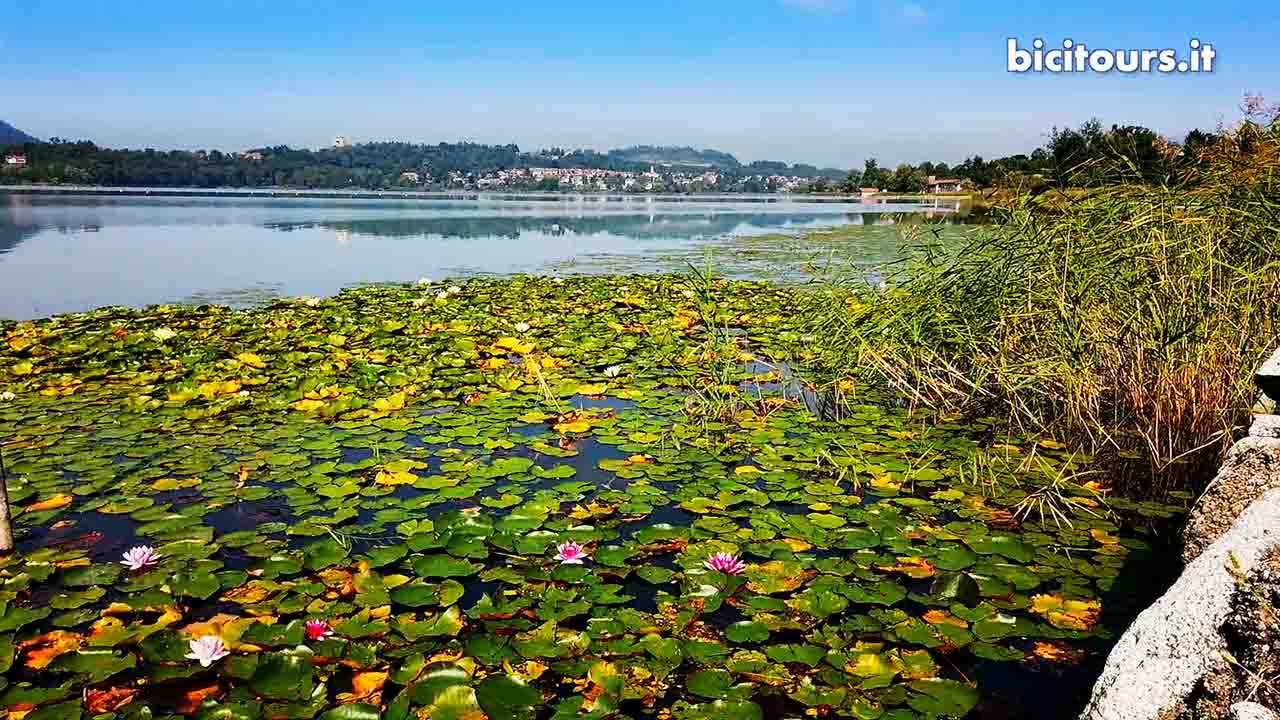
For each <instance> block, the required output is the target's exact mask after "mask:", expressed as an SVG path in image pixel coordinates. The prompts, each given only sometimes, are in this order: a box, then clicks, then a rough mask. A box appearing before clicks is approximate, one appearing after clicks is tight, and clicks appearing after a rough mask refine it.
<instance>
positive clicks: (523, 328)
mask: <svg viewBox="0 0 1280 720" xmlns="http://www.w3.org/2000/svg"><path fill="white" fill-rule="evenodd" d="M531 327H533V326H532V325H530V324H529V323H527V322H519V323H516V332H529V328H531Z"/></svg>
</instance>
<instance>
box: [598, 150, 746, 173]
mask: <svg viewBox="0 0 1280 720" xmlns="http://www.w3.org/2000/svg"><path fill="white" fill-rule="evenodd" d="M609 158H610V159H612V160H615V161H620V162H633V163H652V164H655V165H689V166H699V167H718V168H722V169H727V168H738V167H741V166H742V163H740V162H738V158H736V157H734V156H732V155H730V154H729V153H727V152H720V151H719V150H696V149H694V148H691V147H660V146H654V145H636V146H634V147H629V148H621V149H618V150H610V151H609Z"/></svg>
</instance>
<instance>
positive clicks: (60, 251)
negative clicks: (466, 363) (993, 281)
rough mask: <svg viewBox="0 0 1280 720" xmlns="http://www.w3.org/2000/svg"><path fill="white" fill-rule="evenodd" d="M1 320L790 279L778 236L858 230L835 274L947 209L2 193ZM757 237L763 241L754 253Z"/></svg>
mask: <svg viewBox="0 0 1280 720" xmlns="http://www.w3.org/2000/svg"><path fill="white" fill-rule="evenodd" d="M0 207H2V208H3V212H0V317H7V318H14V319H26V318H32V317H42V316H47V315H53V314H58V313H65V312H75V311H81V310H87V309H91V308H96V307H101V306H104V305H128V306H135V307H141V306H146V305H150V304H155V303H171V302H219V303H230V304H233V305H246V304H253V303H258V302H263V301H266V300H270V299H271V298H274V297H278V296H298V295H330V294H333V293H335V292H337V291H339V290H341V289H342V288H344V287H348V286H351V285H357V284H362V283H372V282H403V281H413V280H417V279H418V278H420V277H428V278H432V279H441V278H445V277H451V276H452V277H457V276H464V275H474V274H510V273H540V274H569V273H604V272H610V273H612V272H621V273H637V272H653V271H669V270H680V269H682V268H685V267H687V264H688V263H690V262H692V263H695V264H704V263H705V262H708V261H709V262H712V263H714V264H715V266H716V267H717V269H718V270H720V271H721V272H724V273H725V274H728V275H733V276H738V277H761V278H773V279H788V278H790V277H792V276H794V275H795V274H796V273H798V272H799V270H798V269H797V268H798V267H799V265H800V261H804V262H808V261H809V260H810V258H805V257H803V255H804V253H805V252H806V251H809V250H813V251H814V254H815V255H817V254H820V253H819V252H817V250H823V251H824V252H825V250H828V249H829V248H827V249H816V248H809V247H806V248H800V247H797V246H796V243H794V242H791V241H790V240H789V239H788V238H778V237H777V235H778V234H780V233H781V234H785V235H788V236H796V235H799V234H800V233H801V232H803V231H807V230H815V229H824V228H835V227H841V226H857V227H858V228H860V230H859V231H858V232H857V233H856V234H855V235H854V238H855V239H854V240H852V241H851V240H850V239H849V238H847V237H845V238H843V239H842V240H841V246H840V248H839V252H840V256H841V259H842V260H851V261H853V262H857V263H865V264H868V265H872V264H876V263H879V262H883V261H885V260H889V259H891V258H892V257H893V256H894V253H895V252H896V248H897V235H898V233H897V231H896V229H895V227H894V224H895V223H897V222H900V221H902V220H903V217H904V216H903V213H909V214H913V215H926V214H929V215H934V216H948V217H949V216H951V213H952V212H954V211H955V210H957V209H958V208H957V207H956V204H955V203H943V204H938V205H933V204H930V205H912V204H903V203H871V202H859V201H852V202H830V201H825V202H815V201H813V200H812V199H806V198H788V197H785V196H782V197H779V196H768V197H760V198H745V199H744V198H732V197H731V198H724V197H719V198H716V197H705V198H689V199H675V198H666V199H663V198H646V197H609V198H605V197H601V196H547V197H544V198H531V197H527V196H525V197H512V196H507V197H502V196H494V197H487V196H480V197H478V198H477V197H472V198H468V199H448V198H440V199H434V198H433V199H425V200H422V199H417V200H405V199H372V200H354V199H340V198H256V197H255V198H235V197H164V198H157V197H134V196H125V197H114V196H95V195H41V194H26V193H0ZM764 236H768V237H767V239H765V237H764ZM813 259H814V260H816V257H815V258H813Z"/></svg>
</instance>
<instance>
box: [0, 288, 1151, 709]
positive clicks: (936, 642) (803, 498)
mask: <svg viewBox="0 0 1280 720" xmlns="http://www.w3.org/2000/svg"><path fill="white" fill-rule="evenodd" d="M440 287H441V284H440V283H435V284H430V285H424V286H422V287H418V286H417V285H410V286H400V287H384V286H374V287H366V288H360V289H357V290H351V291H348V292H344V293H342V294H340V295H338V296H336V297H333V298H326V299H324V300H322V301H321V302H319V303H317V304H315V305H310V304H307V303H301V302H280V303H277V304H276V305H273V306H270V307H267V308H262V309H259V310H252V311H243V312H240V311H229V310H226V309H224V308H219V307H196V308H190V307H156V308H151V309H148V310H144V311H131V310H123V309H119V308H114V309H103V310H98V311H94V312H90V313H82V314H78V315H67V316H61V317H56V318H50V319H46V320H39V321H33V322H24V323H7V324H0V339H2V340H3V343H2V344H0V386H3V387H5V388H12V391H13V392H15V398H14V399H12V400H11V401H10V402H7V403H5V404H4V405H2V406H0V443H3V449H4V453H5V462H6V467H7V469H8V471H9V490H10V500H11V503H12V506H13V509H14V522H15V530H16V533H17V539H18V543H19V549H20V554H18V555H14V556H11V557H7V558H0V581H2V582H3V584H2V586H0V675H2V676H3V677H2V678H0V681H2V682H3V684H0V705H2V706H3V707H4V708H6V709H7V710H9V711H10V712H18V713H22V712H30V713H31V717H32V718H34V719H35V720H64V719H66V720H74V719H75V718H77V717H83V716H85V714H88V715H96V714H104V713H115V714H116V715H117V716H119V717H120V718H122V720H143V718H144V716H149V717H159V716H165V717H168V716H171V715H184V716H195V717H200V718H225V719H226V720H250V719H252V718H269V717H270V718H321V719H322V720H374V719H375V718H379V717H381V718H385V719H386V720H405V719H406V718H409V717H411V716H413V717H418V718H422V719H423V720H432V719H434V718H459V717H472V718H477V720H478V718H480V717H481V716H485V717H488V718H490V719H491V720H506V719H514V718H534V717H554V718H562V719H563V718H570V717H595V718H607V717H618V718H621V717H637V716H644V715H656V714H658V713H665V714H666V715H669V716H670V717H672V718H673V719H674V720H694V719H696V718H763V717H773V716H779V717H801V716H805V715H806V713H808V714H810V715H828V716H832V717H872V718H876V717H878V718H887V719H888V720H906V719H907V718H916V717H948V716H951V717H955V716H963V715H965V714H966V713H972V712H974V708H976V707H978V703H979V702H980V701H984V700H990V701H991V702H994V703H998V704H1001V705H1002V706H1007V705H1008V704H1009V703H1010V702H1016V701H1017V698H1016V697H1014V698H1009V697H1008V696H999V695H993V694H992V693H997V692H1002V691H1001V690H999V689H993V688H999V687H1010V686H1011V685H1012V686H1015V687H1016V686H1018V685H1020V684H1021V685H1026V686H1028V687H1031V686H1034V683H1035V682H1036V679H1037V678H1048V679H1049V680H1048V681H1049V682H1053V683H1061V682H1062V680H1061V678H1060V674H1061V673H1062V671H1063V669H1064V668H1068V667H1071V666H1074V665H1077V664H1085V665H1087V664H1089V663H1096V662H1097V661H1098V659H1099V658H1100V657H1101V656H1102V654H1103V653H1104V652H1105V650H1106V648H1107V646H1108V644H1109V641H1110V638H1111V637H1112V635H1113V634H1114V632H1115V631H1116V630H1117V629H1118V627H1119V626H1120V625H1123V623H1124V622H1125V620H1126V619H1127V617H1131V616H1132V614H1134V613H1135V612H1136V609H1133V608H1126V607H1125V606H1124V604H1123V599H1124V597H1125V596H1126V593H1131V592H1132V591H1131V590H1126V589H1125V588H1124V582H1125V580H1126V578H1125V575H1126V569H1128V570H1132V564H1133V563H1134V562H1135V558H1139V557H1141V556H1142V554H1143V553H1144V552H1146V551H1147V550H1148V549H1149V542H1150V541H1151V539H1152V536H1151V535H1150V533H1149V532H1147V528H1146V526H1145V525H1144V524H1143V522H1144V519H1145V518H1161V517H1167V516H1169V515H1171V514H1173V513H1175V512H1176V510H1175V509H1173V508H1169V507H1165V506H1162V505H1158V504H1155V503H1139V502H1126V501H1123V500H1111V501H1109V502H1104V501H1103V498H1102V496H1101V495H1100V492H1101V490H1100V487H1101V486H1100V485H1097V484H1096V483H1097V482H1099V481H1102V480H1105V478H1100V477H1098V476H1096V475H1094V476H1090V477H1089V479H1090V483H1087V484H1085V485H1081V484H1077V483H1076V482H1075V481H1074V480H1073V478H1074V477H1077V476H1078V472H1079V471H1080V470H1081V469H1084V468H1085V467H1086V464H1087V462H1088V459H1087V458H1085V457H1083V456H1081V455H1079V454H1073V453H1071V452H1070V451H1069V450H1068V449H1066V448H1062V447H1060V446H1055V445H1054V444H1051V443H1041V442H1040V441H1039V440H1038V439H1036V438H1011V439H1009V440H1008V441H1001V442H995V441H993V440H992V439H991V438H993V437H1003V436H1000V435H997V434H996V433H993V432H992V430H993V428H994V427H995V424H994V422H993V421H985V420H979V421H970V420H966V421H961V420H960V419H957V418H951V417H942V416H936V415H931V414H927V413H920V414H914V415H913V414H910V413H908V412H907V411H906V410H904V409H901V408H898V407H895V406H894V405H893V404H892V403H890V402H886V400H888V398H885V397H881V396H877V395H875V394H872V393H870V392H869V391H863V392H861V393H860V394H859V393H858V392H856V391H853V390H851V391H850V392H849V397H848V398H846V404H845V406H844V408H843V412H842V413H841V414H840V416H839V419H832V418H830V417H820V416H818V415H816V414H815V413H814V412H812V411H811V410H810V409H809V407H808V406H807V405H806V403H805V394H806V392H809V391H808V390H806V388H804V387H803V383H802V382H801V381H800V380H799V379H798V378H799V377H801V376H802V373H800V372H799V370H798V368H800V367H802V366H803V364H804V361H805V357H806V355H805V354H806V352H807V351H808V350H807V347H808V345H809V344H810V343H808V342H807V341H806V338H805V335H804V328H803V326H802V325H801V324H799V322H798V321H797V318H796V312H795V311H796V308H797V307H798V300H797V298H796V295H795V294H796V293H797V292H798V291H797V290H793V289H784V288H778V287H774V286H771V285H766V284H762V283H739V282H722V281H711V282H710V283H709V285H708V288H709V292H710V293H712V296H713V297H712V300H713V301H714V302H711V303H705V302H704V298H705V296H706V293H705V292H703V290H706V289H707V288H703V289H700V291H699V292H698V293H688V294H686V292H685V291H686V290H688V289H689V286H688V285H687V284H686V283H684V281H683V280H681V279H680V278H676V277H617V278H576V279H570V280H565V281H562V282H552V281H548V280H545V279H541V280H540V279H533V278H512V279H508V280H489V279H476V280H470V281H467V282H466V283H465V285H458V286H456V287H458V288H459V289H458V291H457V292H452V293H450V292H448V290H446V291H445V292H446V295H447V296H448V297H447V298H446V301H445V302H443V303H438V302H437V300H436V290H437V289H438V288H440ZM422 300H426V302H422V303H419V302H418V301H422ZM695 303H703V305H705V307H703V306H698V307H695ZM702 318H707V319H708V320H710V321H711V322H714V323H715V324H716V325H717V326H718V327H730V328H733V329H735V334H733V335H732V336H731V337H732V343H733V346H732V347H731V348H729V349H726V348H725V344H724V339H723V337H719V338H718V339H717V344H715V345H714V346H713V345H711V344H709V343H708V333H707V331H706V330H705V328H704V327H703V320H702ZM517 323H527V324H528V325H529V327H528V329H526V330H521V329H518V328H516V324H517ZM159 328H169V329H171V330H172V331H173V332H174V333H176V336H175V337H174V338H170V339H169V340H167V341H165V340H161V339H159V338H157V337H156V335H155V333H154V330H156V329H159ZM178 338H181V342H177V340H178ZM712 353H716V354H715V356H714V357H713V356H712ZM747 356H749V357H750V358H751V359H747ZM765 360H767V363H766V362H764V361H765ZM615 367H617V368H620V370H619V371H618V372H612V371H611V370H610V368H615ZM708 382H715V383H716V384H717V386H724V387H720V388H719V389H718V390H717V391H716V392H717V393H722V394H729V393H738V394H739V395H740V396H741V398H740V401H739V402H734V403H731V404H727V405H726V407H732V408H733V411H732V412H731V413H724V414H719V415H717V416H716V417H715V418H714V419H712V418H692V417H690V416H689V415H688V414H687V406H688V404H687V400H688V398H689V396H690V393H691V392H693V391H695V390H699V389H704V387H703V386H704V385H705V384H706V383H708ZM1033 455H1034V457H1035V462H1027V458H1028V457H1031V456H1033ZM979 456H980V457H981V462H977V461H976V460H975V458H977V457H979ZM1053 478H1057V483H1058V484H1057V485H1056V487H1055V495H1056V498H1057V501H1056V502H1057V505H1056V507H1058V508H1059V509H1060V510H1061V512H1062V513H1064V514H1065V515H1066V516H1067V517H1068V518H1069V519H1070V520H1071V522H1070V523H1054V522H1049V521H1044V520H1042V519H1040V518H1039V517H1038V516H1036V515H1035V514H1031V515H1028V514H1026V513H1019V512H1018V508H1019V507H1020V504H1021V503H1022V502H1023V500H1024V499H1025V498H1027V497H1028V496H1029V495H1030V494H1032V493H1034V492H1035V490H1036V488H1038V487H1040V486H1042V485H1043V484H1044V483H1046V482H1050V481H1051V480H1052V479H1053ZM135 547H136V548H141V547H147V548H151V550H152V552H153V553H154V554H155V555H154V556H152V557H153V560H154V562H151V563H150V564H149V565H146V566H145V567H146V568H147V572H136V573H135V572H129V571H128V569H127V568H131V567H132V564H130V565H122V564H121V562H120V559H121V557H122V555H123V554H124V553H126V552H127V551H130V549H131V548H135ZM588 548H589V549H590V551H589V553H588V552H587V549H588ZM566 551H567V552H566ZM588 556H589V559H590V562H582V560H583V559H584V558H587V557H588ZM575 559H576V560H578V561H579V562H572V560H575ZM560 561H564V562H560ZM713 571H714V572H713ZM717 573H718V574H717ZM1131 574H1132V573H1131ZM1139 574H1141V573H1139ZM197 644H198V645H199V648H197ZM192 660H195V661H197V662H195V663H193V662H191V661H192ZM993 666H998V667H999V668H1001V670H1000V671H999V672H1002V673H1005V674H1006V678H1005V681H1004V682H1001V683H994V682H993V683H988V682H987V678H989V677H991V675H990V673H991V672H992V671H991V668H992V667H993ZM1010 673H1012V674H1013V677H1015V678H1017V679H1018V680H1019V682H1018V683H1010V682H1008V681H1007V676H1008V674H1010ZM1039 700H1040V698H1036V701H1037V702H1038V701H1039ZM37 713H39V715H36V714H37Z"/></svg>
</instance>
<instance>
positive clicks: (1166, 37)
mask: <svg viewBox="0 0 1280 720" xmlns="http://www.w3.org/2000/svg"><path fill="white" fill-rule="evenodd" d="M5 5H6V8H5V11H4V13H3V14H0V119H4V120H7V121H8V122H10V123H12V124H13V125H15V126H17V127H19V128H21V129H23V130H26V131H27V132H30V133H32V134H34V135H37V136H40V137H44V138H48V137H53V136H59V137H65V138H73V139H79V138H87V139H91V140H94V141H96V142H98V143H99V144H102V145H107V146H112V147H156V148H187V149H198V148H218V149H223V150H238V149H243V148H247V147H253V146H261V145H275V144H288V145H293V146H295V147H318V146H322V145H328V144H329V143H331V141H332V139H333V136H335V135H339V134H342V135H347V136H350V137H351V138H352V139H353V140H355V141H356V142H363V141H370V140H389V139H394V140H408V141H414V142H440V141H456V140H473V141H477V142H490V143H505V142H514V143H517V144H519V145H520V146H521V147H522V148H524V149H537V148H540V147H546V146H552V145H560V146H566V147H593V148H597V149H607V148H609V147H617V146H623V145H629V144H636V143H648V144H676V145H695V146H699V147H714V148H717V149H721V150H727V151H729V152H733V153H735V154H736V155H738V156H739V158H740V159H743V160H760V159H770V160H785V161H789V162H810V163H815V164H820V165H824V166H838V167H849V166H854V165H861V163H862V160H863V159H864V158H866V157H869V156H876V157H878V158H879V159H880V161H881V164H890V165H892V164H894V163H897V162H903V161H909V162H919V161H923V160H926V159H935V160H946V161H958V160H960V159H962V158H963V157H965V156H967V155H970V154H974V153H977V154H982V155H985V156H987V157H992V156H998V155H1006V154H1010V153H1014V152H1026V151H1029V150H1030V149H1032V148H1033V147H1035V146H1036V145H1037V144H1039V143H1041V142H1042V141H1043V139H1044V136H1045V134H1046V132H1047V131H1048V129H1049V128H1050V127H1052V126H1054V125H1059V126H1061V125H1075V124H1078V123H1079V122H1081V121H1084V120H1086V119H1088V118H1089V117H1091V116H1097V117H1098V118H1100V119H1101V120H1102V121H1103V122H1104V123H1106V124H1111V123H1120V124H1131V123H1132V124H1142V125H1147V126H1148V127H1152V128H1155V129H1157V130H1159V131H1161V132H1164V133H1166V134H1168V135H1170V136H1171V137H1174V138H1175V139H1176V138H1179V137H1181V135H1182V134H1183V133H1185V132H1186V131H1187V130H1188V129H1190V128H1192V127H1204V128H1210V127H1213V126H1214V125H1216V124H1217V123H1218V122H1219V121H1220V120H1232V119H1234V118H1235V117H1236V115H1237V112H1236V108H1237V107H1238V105H1239V101H1240V97H1241V95H1242V93H1244V92H1245V91H1252V92H1260V93H1263V94H1264V95H1268V96H1270V97H1271V98H1272V99H1274V100H1280V60H1278V59H1277V57H1278V56H1277V53H1276V50H1275V48H1276V39H1277V38H1278V37H1280V12H1277V11H1276V10H1275V8H1274V5H1273V4H1272V3H1266V2H1250V3H1243V2H1236V1H1235V0H1220V1H1218V2H1196V3H1192V2H1186V1H1185V0H1169V1H1167V2H1159V3H1156V2H1132V1H1130V2H1121V1H1117V0H1071V1H1070V2H1067V1H1065V0H1059V1H1058V2H1053V3H1043V2H1015V1H1008V0H987V1H985V2H977V3H975V2H966V3H960V2H954V1H951V0H644V1H643V2H628V1H626V0H612V1H607V2H601V1H600V0H593V1H592V2H586V1H585V0H521V1H520V2H507V1H506V0H487V1H478V2H444V1H443V0H410V1H407V2H402V1H399V0H395V1H384V2H376V1H370V2H345V3H337V2H329V1H328V0H241V1H238V2H233V1H231V0H203V1H202V0H191V1H190V2H185V1H182V0H124V1H122V0H96V1H93V2H90V1H86V0H61V1H56V2H55V1H45V0H7V2H6V3H5ZM1008 37H1017V38H1019V39H1020V41H1021V42H1022V44H1024V45H1025V44H1028V43H1030V41H1031V40H1032V39H1033V38H1035V37H1043V38H1045V39H1046V40H1047V41H1048V42H1050V43H1051V44H1056V43H1060V42H1061V39H1062V38H1063V37H1071V38H1073V39H1075V40H1076V41H1077V42H1084V43H1086V44H1087V45H1089V46H1090V47H1111V48H1164V47H1175V48H1184V47H1186V44H1187V42H1188V41H1189V39H1190V38H1192V37H1198V38H1200V39H1202V40H1203V41H1205V42H1209V43H1212V44H1213V46H1214V48H1215V49H1216V50H1217V53H1218V56H1217V61H1216V69H1215V72H1214V73H1212V74H1202V75H1173V76H1161V75H1132V76H1129V75H1120V74H1112V75H1096V74H1085V75H1075V76H1062V75H1057V76H1055V75H1011V74H1009V73H1007V72H1006V70H1005V62H1006V60H1005V52H1006V50H1005V43H1006V38H1008Z"/></svg>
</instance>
